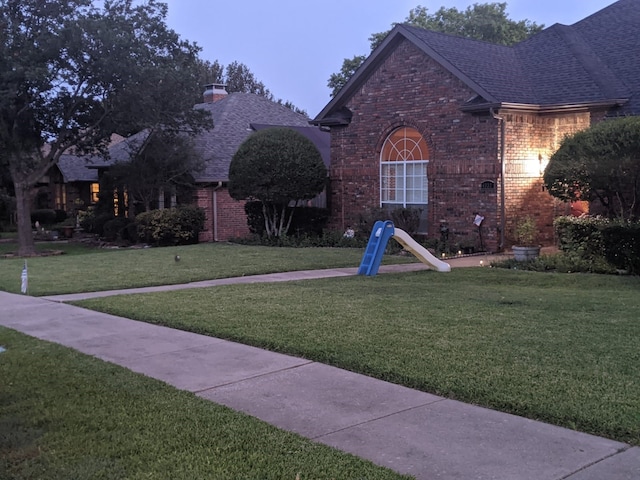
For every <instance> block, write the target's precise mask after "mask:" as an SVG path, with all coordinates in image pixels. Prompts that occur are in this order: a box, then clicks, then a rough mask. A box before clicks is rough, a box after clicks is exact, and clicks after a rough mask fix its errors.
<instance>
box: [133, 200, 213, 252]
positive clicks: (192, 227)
mask: <svg viewBox="0 0 640 480" xmlns="http://www.w3.org/2000/svg"><path fill="white" fill-rule="evenodd" d="M204 220H205V213H204V210H202V209H201V208H198V207H192V206H183V207H178V208H169V209H164V210H151V211H149V212H143V213H141V214H139V215H138V216H137V217H136V224H137V226H138V227H137V234H138V238H140V239H141V240H143V241H145V242H147V243H152V244H154V245H158V246H169V245H188V244H193V243H198V235H199V234H200V232H201V231H202V230H203V229H204Z"/></svg>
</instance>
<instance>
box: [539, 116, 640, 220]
mask: <svg viewBox="0 0 640 480" xmlns="http://www.w3.org/2000/svg"><path fill="white" fill-rule="evenodd" d="M544 182H545V185H546V187H547V189H548V191H549V193H550V194H551V195H553V196H554V197H557V198H559V199H561V200H564V201H575V200H589V201H593V200H598V201H599V202H600V203H601V204H602V205H603V206H604V207H605V209H606V211H607V212H608V215H609V216H610V217H612V218H613V217H618V218H621V219H631V220H638V219H640V117H625V118H620V119H615V120H607V121H604V122H600V123H597V124H595V125H593V126H592V127H591V128H589V129H587V130H583V131H581V132H578V133H576V134H575V135H573V136H571V137H567V138H565V139H564V140H563V142H562V144H561V145H560V148H559V149H558V150H557V151H556V153H554V154H553V155H552V156H551V158H550V160H549V164H548V165H547V168H546V170H545V172H544Z"/></svg>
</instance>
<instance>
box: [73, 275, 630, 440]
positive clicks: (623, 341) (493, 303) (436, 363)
mask: <svg viewBox="0 0 640 480" xmlns="http://www.w3.org/2000/svg"><path fill="white" fill-rule="evenodd" d="M639 291H640V279H639V278H637V277H616V276H600V275H585V274H578V275H563V274H544V273H535V272H522V271H506V270H501V269H479V268H477V269H456V270H454V271H453V272H451V273H449V274H440V273H435V272H430V271H421V272H415V273H405V274H397V275H390V274H386V275H379V276H377V277H373V278H371V277H348V278H337V279H325V280H315V281H304V282H293V283H286V284H254V285H234V286H224V287H216V288H213V289H197V290H183V291H176V292H166V293H158V294H146V295H144V296H140V295H131V296H120V297H112V298H103V299H95V300H87V301H83V302H78V304H79V305H82V306H83V307H87V308H92V309H96V310H101V311H106V312H110V313H113V314H116V315H122V316H125V317H129V318H135V319H139V320H143V321H147V322H152V323H157V324H162V325H167V326H171V327H175V328H179V329H183V330H189V331H193V332H198V333H204V334H208V335H213V336H217V337H222V338H227V339H232V340H237V341H240V342H243V343H247V344H251V345H256V346H259V347H264V348H268V349H272V350H276V351H280V352H287V353H290V354H294V355H299V356H302V357H305V358H309V359H312V360H316V361H319V362H324V363H328V364H332V365H336V366H339V367H343V368H346V369H349V370H353V371H357V372H360V373H363V374H366V375H371V376H374V377H378V378H382V379H385V380H389V381H392V382H396V383H400V384H404V385H407V386H409V387H413V388H417V389H421V390H424V391H427V392H432V393H436V394H440V395H444V396H447V397H451V398H456V399H459V400H462V401H465V402H470V403H474V404H480V405H485V406H488V407H491V408H495V409H498V410H502V411H506V412H511V413H514V414H517V415H522V416H526V417H529V418H533V419H538V420H543V421H546V422H550V423H554V424H558V425H562V426H565V427H569V428H574V429H577V430H581V431H584V432H589V433H593V434H596V435H602V436H606V437H609V438H613V439H617V440H620V441H624V442H629V443H631V444H634V445H640V369H639V368H638V365H639V364H640V321H639V320H638V319H640V295H639V294H638V293H639Z"/></svg>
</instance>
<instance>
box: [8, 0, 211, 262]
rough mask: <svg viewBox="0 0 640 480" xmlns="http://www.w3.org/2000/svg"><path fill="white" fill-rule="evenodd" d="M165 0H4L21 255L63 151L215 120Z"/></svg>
mask: <svg viewBox="0 0 640 480" xmlns="http://www.w3.org/2000/svg"><path fill="white" fill-rule="evenodd" d="M166 14H167V6H166V5H165V4H163V3H160V2H158V1H156V0H146V1H144V3H140V4H135V2H134V0H105V1H104V2H103V3H102V4H101V7H96V6H95V5H93V3H92V2H91V0H67V1H64V2H59V1H54V0H0V166H2V167H4V168H6V167H8V169H9V171H10V174H11V180H12V182H13V185H14V188H15V195H16V210H17V216H18V238H19V253H20V254H21V255H29V254H33V253H34V252H35V249H34V245H33V236H32V231H31V225H30V201H31V199H30V193H31V189H32V188H33V186H34V185H36V184H37V183H38V181H40V180H41V179H42V177H43V176H44V175H45V174H46V173H47V172H48V170H49V169H50V168H51V167H52V166H54V165H55V164H56V163H57V162H58V159H59V158H60V155H62V153H64V152H65V151H68V150H69V149H71V148H73V149H75V151H76V152H78V153H81V152H83V151H91V152H95V151H96V150H100V149H104V146H105V144H106V141H107V139H108V138H109V136H110V134H111V133H113V132H116V131H117V132H118V133H121V134H128V133H132V132H135V131H139V130H141V129H143V128H150V129H157V128H159V127H160V126H162V128H163V129H165V130H168V129H174V130H184V131H187V132H189V133H191V134H195V133H197V132H198V131H200V130H202V129H204V128H209V127H210V126H211V121H210V118H207V112H204V111H201V110H194V109H193V108H192V107H193V95H194V92H195V91H196V90H200V86H199V85H198V83H197V80H198V75H197V74H198V70H197V68H196V66H197V63H196V60H197V52H198V48H197V47H196V46H195V45H193V44H190V43H189V42H186V41H183V40H181V39H180V38H179V36H178V35H177V34H176V33H175V32H174V31H172V30H170V29H168V28H167V26H166V24H165V18H166Z"/></svg>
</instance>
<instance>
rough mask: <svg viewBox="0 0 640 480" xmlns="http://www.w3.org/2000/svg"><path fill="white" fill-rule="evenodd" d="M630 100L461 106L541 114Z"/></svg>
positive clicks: (482, 110) (613, 105)
mask: <svg viewBox="0 0 640 480" xmlns="http://www.w3.org/2000/svg"><path fill="white" fill-rule="evenodd" d="M628 101H629V99H628V98H616V99H610V100H599V101H594V102H579V103H558V104H549V105H539V104H531V103H513V102H491V103H490V102H487V103H479V104H474V105H464V106H462V107H461V108H460V110H462V111H463V112H466V113H485V112H489V111H490V110H491V109H493V110H496V111H497V110H516V111H519V112H532V113H538V114H540V115H544V114H552V113H564V112H586V111H590V110H599V109H610V108H616V107H621V106H623V105H625V104H626V103H627V102H628Z"/></svg>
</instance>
